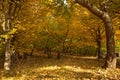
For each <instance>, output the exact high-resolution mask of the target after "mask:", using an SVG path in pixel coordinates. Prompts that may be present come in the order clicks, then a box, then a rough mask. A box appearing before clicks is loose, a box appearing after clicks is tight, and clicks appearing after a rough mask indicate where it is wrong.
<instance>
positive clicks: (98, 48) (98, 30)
mask: <svg viewBox="0 0 120 80" xmlns="http://www.w3.org/2000/svg"><path fill="white" fill-rule="evenodd" d="M96 36H97V46H98V47H97V54H98V59H101V58H102V54H101V33H100V28H98V29H97V35H96Z"/></svg>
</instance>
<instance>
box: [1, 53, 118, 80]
mask: <svg viewBox="0 0 120 80" xmlns="http://www.w3.org/2000/svg"><path fill="white" fill-rule="evenodd" d="M1 62H2V60H1ZM1 64H2V63H1ZM103 64H104V61H103V60H97V59H96V58H95V57H80V56H64V57H62V58H61V59H59V60H58V59H56V58H55V57H53V58H51V59H48V58H47V57H46V56H45V55H34V56H32V57H28V58H27V59H25V60H21V61H19V62H18V61H16V62H14V64H13V65H12V71H11V76H9V77H5V76H2V70H3V69H2V67H0V68H1V69H0V70H1V73H0V80H119V79H120V73H119V72H120V69H119V68H117V69H115V70H113V69H112V70H111V69H107V70H104V69H102V68H101V66H102V65H103Z"/></svg>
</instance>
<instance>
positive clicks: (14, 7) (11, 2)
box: [0, 0, 20, 73]
mask: <svg viewBox="0 0 120 80" xmlns="http://www.w3.org/2000/svg"><path fill="white" fill-rule="evenodd" d="M0 3H1V5H2V6H1V12H2V14H1V15H2V18H1V20H2V24H1V27H2V29H3V32H4V34H3V35H2V37H3V38H4V40H5V62H4V72H5V73H8V72H9V71H10V66H11V55H12V54H13V50H12V48H11V39H12V37H13V34H14V32H15V31H16V30H15V29H14V28H13V21H14V20H15V17H16V13H17V12H18V11H19V8H20V6H19V0H1V1H0Z"/></svg>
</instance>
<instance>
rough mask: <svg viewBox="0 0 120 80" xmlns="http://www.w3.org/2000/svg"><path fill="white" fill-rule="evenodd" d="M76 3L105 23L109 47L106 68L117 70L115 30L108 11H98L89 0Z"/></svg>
mask: <svg viewBox="0 0 120 80" xmlns="http://www.w3.org/2000/svg"><path fill="white" fill-rule="evenodd" d="M75 2H76V3H78V4H80V5H81V6H83V7H85V8H87V9H88V10H89V11H90V12H91V13H93V14H94V15H96V16H97V17H99V18H100V19H101V20H102V21H103V23H104V25H105V32H106V46H107V58H106V62H105V65H106V66H105V68H116V55H115V42H114V29H113V26H112V21H111V18H110V16H109V14H108V13H107V12H106V11H102V10H100V9H98V8H97V7H96V6H94V5H93V4H91V3H90V2H89V1H88V0H75Z"/></svg>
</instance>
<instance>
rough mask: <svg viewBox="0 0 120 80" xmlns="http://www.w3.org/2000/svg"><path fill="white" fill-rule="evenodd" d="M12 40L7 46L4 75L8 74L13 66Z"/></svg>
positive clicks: (7, 41)
mask: <svg viewBox="0 0 120 80" xmlns="http://www.w3.org/2000/svg"><path fill="white" fill-rule="evenodd" d="M10 52H11V51H10V39H7V40H6V46H5V62H4V73H5V74H7V73H9V71H10V66H11V53H10Z"/></svg>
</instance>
